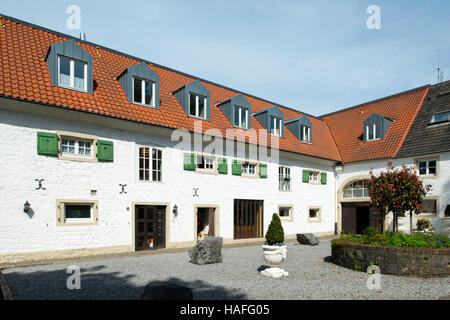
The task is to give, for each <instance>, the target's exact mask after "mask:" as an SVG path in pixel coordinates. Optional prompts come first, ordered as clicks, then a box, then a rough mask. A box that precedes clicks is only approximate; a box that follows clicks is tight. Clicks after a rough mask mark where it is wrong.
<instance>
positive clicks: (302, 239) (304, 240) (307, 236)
mask: <svg viewBox="0 0 450 320" xmlns="http://www.w3.org/2000/svg"><path fill="white" fill-rule="evenodd" d="M297 241H298V243H300V244H306V245H308V246H317V245H318V244H319V243H320V240H319V239H318V238H316V236H314V235H313V234H312V233H299V234H297Z"/></svg>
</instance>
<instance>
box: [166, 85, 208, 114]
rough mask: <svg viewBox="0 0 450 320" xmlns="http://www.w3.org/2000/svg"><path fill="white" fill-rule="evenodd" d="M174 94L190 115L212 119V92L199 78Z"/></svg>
mask: <svg viewBox="0 0 450 320" xmlns="http://www.w3.org/2000/svg"><path fill="white" fill-rule="evenodd" d="M173 94H174V96H175V98H176V99H177V100H178V102H179V103H180V105H181V106H182V107H183V109H184V112H186V114H187V115H188V116H189V117H193V118H198V119H202V120H208V121H210V120H211V98H210V93H209V90H208V89H206V87H205V86H204V85H203V84H202V83H201V82H200V81H199V80H196V81H193V82H191V83H188V84H187V85H185V86H184V87H182V88H180V89H178V90H177V91H175V92H174V93H173Z"/></svg>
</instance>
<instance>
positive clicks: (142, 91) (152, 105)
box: [132, 77, 156, 108]
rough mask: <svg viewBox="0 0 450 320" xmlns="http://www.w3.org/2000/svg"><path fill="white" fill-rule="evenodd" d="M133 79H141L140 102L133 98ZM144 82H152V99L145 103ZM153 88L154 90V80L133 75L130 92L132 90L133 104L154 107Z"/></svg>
mask: <svg viewBox="0 0 450 320" xmlns="http://www.w3.org/2000/svg"><path fill="white" fill-rule="evenodd" d="M135 80H139V81H141V97H142V99H141V102H137V101H135V100H134V82H135ZM146 83H151V84H152V92H153V95H152V100H151V101H150V104H146V103H145V84H146ZM155 90H156V84H155V82H154V81H150V80H145V79H142V78H139V77H133V90H132V92H133V103H134V104H139V105H143V106H147V107H153V108H154V107H155Z"/></svg>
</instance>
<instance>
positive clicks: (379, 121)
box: [363, 113, 394, 142]
mask: <svg viewBox="0 0 450 320" xmlns="http://www.w3.org/2000/svg"><path fill="white" fill-rule="evenodd" d="M392 122H394V120H392V119H389V118H386V117H384V116H382V115H379V114H377V113H373V114H372V115H371V116H370V117H368V118H367V119H366V120H364V135H363V136H364V142H370V141H376V140H382V139H384V136H385V135H386V132H387V131H388V129H389V127H390V126H391V124H392Z"/></svg>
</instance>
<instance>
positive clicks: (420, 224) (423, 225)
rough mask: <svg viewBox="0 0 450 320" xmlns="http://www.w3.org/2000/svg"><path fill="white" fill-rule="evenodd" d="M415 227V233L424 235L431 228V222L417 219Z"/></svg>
mask: <svg viewBox="0 0 450 320" xmlns="http://www.w3.org/2000/svg"><path fill="white" fill-rule="evenodd" d="M416 225H417V231H419V232H424V233H425V232H427V231H429V229H430V227H431V222H430V220H428V219H424V218H420V219H417V222H416Z"/></svg>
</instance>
